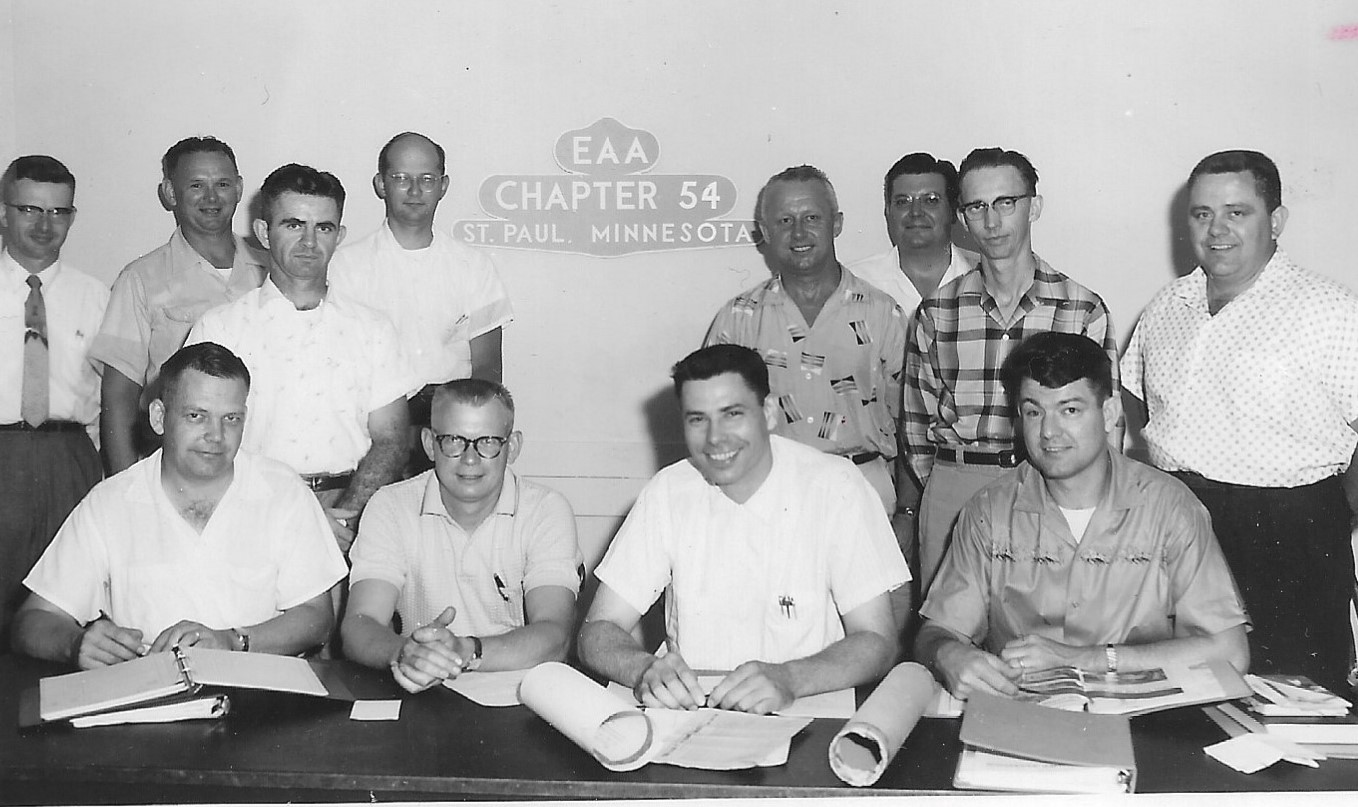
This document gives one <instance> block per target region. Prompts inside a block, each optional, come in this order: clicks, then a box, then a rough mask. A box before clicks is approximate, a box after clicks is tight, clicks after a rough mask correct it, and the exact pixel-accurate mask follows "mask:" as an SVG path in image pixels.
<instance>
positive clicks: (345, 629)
mask: <svg viewBox="0 0 1358 807" xmlns="http://www.w3.org/2000/svg"><path fill="white" fill-rule="evenodd" d="M340 637H341V638H342V639H343V640H344V656H345V658H348V659H350V660H352V661H357V662H358V663H359V664H362V665H364V666H367V667H375V668H377V669H385V668H386V667H387V665H388V664H390V663H391V661H392V659H395V658H396V655H397V654H398V653H400V652H401V646H402V645H403V644H405V637H403V636H400V635H398V634H397V633H396V631H394V630H392V629H391V628H390V627H389V626H387V625H383V624H381V623H380V622H378V621H377V620H376V619H373V618H372V617H370V616H368V615H367V614H350V615H348V616H346V617H345V618H344V621H343V622H342V623H340Z"/></svg>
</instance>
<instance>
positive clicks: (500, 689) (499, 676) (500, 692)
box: [443, 670, 528, 706]
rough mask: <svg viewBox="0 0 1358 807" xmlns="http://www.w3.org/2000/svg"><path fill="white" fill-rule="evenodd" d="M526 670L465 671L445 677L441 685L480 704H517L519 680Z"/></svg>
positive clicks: (521, 679)
mask: <svg viewBox="0 0 1358 807" xmlns="http://www.w3.org/2000/svg"><path fill="white" fill-rule="evenodd" d="M527 673H528V671H527V670H504V671H502V672H467V673H462V674H461V675H459V676H458V677H456V678H446V679H444V681H443V685H444V686H446V687H448V688H449V689H451V690H452V691H454V692H456V693H457V694H459V695H461V696H463V697H464V698H468V699H470V700H472V701H474V702H476V703H479V704H481V705H482V706H518V705H519V682H521V681H523V677H524V675H526V674H527Z"/></svg>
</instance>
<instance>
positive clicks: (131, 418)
mask: <svg viewBox="0 0 1358 807" xmlns="http://www.w3.org/2000/svg"><path fill="white" fill-rule="evenodd" d="M160 166H161V180H160V186H159V188H158V190H159V193H160V199H161V202H162V203H163V204H164V205H165V206H166V207H168V208H169V209H170V211H171V212H172V213H174V220H175V224H176V228H175V231H174V233H173V234H172V235H171V236H170V240H169V242H168V243H165V244H163V245H161V246H160V247H158V248H156V249H155V250H152V251H151V252H150V253H148V254H146V255H143V256H142V257H140V258H138V259H136V260H135V261H133V262H132V263H129V264H128V265H127V267H126V268H124V269H123V271H122V272H121V273H120V274H119V275H118V279H117V280H115V281H113V294H112V296H111V297H110V298H109V304H108V311H107V312H106V313H105V314H104V322H103V324H102V325H101V326H100V328H99V336H98V337H96V338H95V340H94V345H93V346H92V347H91V348H90V355H91V356H92V357H93V358H94V359H96V360H98V361H99V362H101V363H102V364H103V367H104V373H103V386H102V396H103V401H102V409H103V411H102V415H101V417H100V420H99V431H100V436H101V438H102V445H101V446H100V448H101V449H102V451H103V453H104V460H105V464H106V465H107V467H108V471H109V473H110V474H116V473H118V472H119V471H121V470H123V469H124V468H126V467H128V466H129V465H131V464H132V463H134V462H136V461H137V460H138V459H140V458H141V457H143V456H145V454H146V453H147V452H149V451H151V450H154V449H155V446H154V445H150V446H149V447H148V446H147V445H139V444H138V443H139V442H147V439H146V438H147V435H148V430H147V428H146V424H145V418H146V412H147V408H146V405H145V404H144V403H142V397H143V395H149V393H147V392H146V387H147V386H148V385H149V384H151V383H152V382H154V381H155V379H156V376H157V375H158V374H159V373H160V365H161V364H162V363H164V361H165V360H166V359H167V358H169V357H170V355H171V354H172V353H174V352H175V351H176V350H178V349H179V348H180V347H181V346H183V344H184V338H185V337H186V336H188V334H189V329H190V328H192V327H193V324H194V323H195V322H197V321H198V318H199V317H200V316H202V315H203V313H204V312H205V311H207V310H208V309H209V308H214V307H216V306H219V305H222V304H224V303H228V302H230V301H232V300H234V299H236V298H237V297H239V296H241V295H242V294H244V293H245V292H247V291H250V290H251V289H257V288H259V284H260V283H263V282H264V276H265V274H266V273H267V272H268V269H267V266H268V263H269V260H268V256H267V255H264V254H263V253H261V252H259V251H258V250H256V249H254V248H253V247H251V246H249V245H248V244H246V243H245V240H244V239H243V238H241V237H240V236H238V235H236V234H235V232H233V230H232V222H233V220H234V217H235V214H236V205H237V204H238V203H239V202H240V198H241V194H242V193H243V191H244V188H243V182H242V181H241V178H240V172H239V171H238V170H237V168H236V153H235V152H234V151H232V150H231V147H230V146H229V145H227V144H226V143H223V142H222V141H220V140H218V139H217V138H215V137H186V138H184V139H183V140H180V141H179V142H178V143H175V144H174V145H173V146H171V147H170V148H169V150H168V151H166V152H165V156H164V157H162V158H161V161H160Z"/></svg>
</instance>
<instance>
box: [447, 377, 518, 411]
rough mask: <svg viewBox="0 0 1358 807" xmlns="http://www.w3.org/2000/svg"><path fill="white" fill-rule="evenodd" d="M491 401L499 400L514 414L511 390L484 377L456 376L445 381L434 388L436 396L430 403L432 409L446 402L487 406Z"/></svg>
mask: <svg viewBox="0 0 1358 807" xmlns="http://www.w3.org/2000/svg"><path fill="white" fill-rule="evenodd" d="M491 401H499V402H500V403H502V404H504V407H505V409H507V410H509V415H510V418H511V419H512V418H513V416H514V396H512V395H510V394H509V390H508V389H506V388H505V385H504V384H499V383H496V382H494V381H488V380H486V379H484V378H455V379H453V380H452V381H445V382H444V383H442V384H439V385H438V386H437V387H435V388H434V398H433V401H432V402H431V404H430V408H431V409H436V408H438V407H439V406H441V405H442V404H443V403H444V402H448V403H460V404H465V405H467V406H485V405H486V404H488V403H490V402H491Z"/></svg>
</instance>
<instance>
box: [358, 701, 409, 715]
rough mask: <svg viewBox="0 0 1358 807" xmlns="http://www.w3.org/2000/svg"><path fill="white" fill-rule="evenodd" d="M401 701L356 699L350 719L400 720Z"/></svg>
mask: <svg viewBox="0 0 1358 807" xmlns="http://www.w3.org/2000/svg"><path fill="white" fill-rule="evenodd" d="M400 718H401V702H400V701H398V700H396V701H354V708H353V710H352V711H350V712H349V719H350V720H399V719H400Z"/></svg>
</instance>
